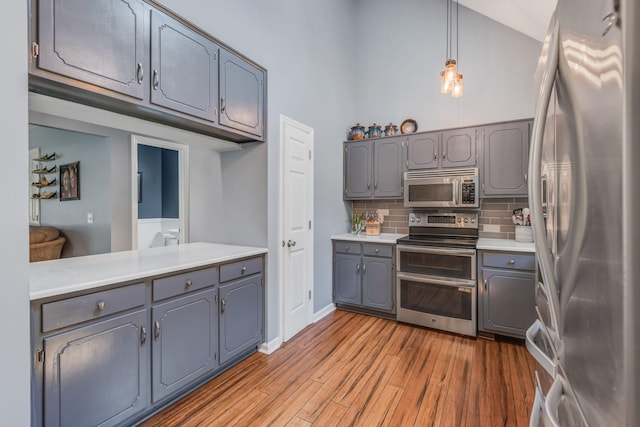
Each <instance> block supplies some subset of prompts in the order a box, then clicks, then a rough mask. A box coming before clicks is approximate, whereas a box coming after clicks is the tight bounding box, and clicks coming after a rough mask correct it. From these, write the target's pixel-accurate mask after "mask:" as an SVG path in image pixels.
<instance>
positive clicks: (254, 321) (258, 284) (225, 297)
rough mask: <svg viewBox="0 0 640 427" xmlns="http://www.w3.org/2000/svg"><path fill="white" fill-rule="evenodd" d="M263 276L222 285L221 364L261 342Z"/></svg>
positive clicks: (258, 275) (259, 275)
mask: <svg viewBox="0 0 640 427" xmlns="http://www.w3.org/2000/svg"><path fill="white" fill-rule="evenodd" d="M263 299H264V290H263V286H262V274H257V275H254V276H251V277H247V278H244V279H240V280H234V281H232V282H229V283H227V284H223V285H221V286H220V363H221V364H223V363H226V362H227V361H229V360H231V359H233V358H234V357H235V356H238V355H240V354H242V353H244V352H246V351H247V350H249V349H251V348H253V349H255V348H256V346H257V345H258V344H260V343H261V342H262V332H263V331H262V329H263V311H262V310H263V308H262V307H263Z"/></svg>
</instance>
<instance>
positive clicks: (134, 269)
mask: <svg viewBox="0 0 640 427" xmlns="http://www.w3.org/2000/svg"><path fill="white" fill-rule="evenodd" d="M265 253H267V249H266V248H260V247H253V246H237V245H226V244H218V243H188V244H183V245H174V246H163V247H159V248H148V249H139V250H132V251H122V252H113V253H108V254H99V255H89V256H83V257H75V258H63V259H57V260H51V261H41V262H35V263H31V264H30V266H29V286H30V296H31V300H32V301H34V300H38V299H41V298H48V297H53V296H59V295H64V294H68V293H72V292H78V291H87V290H91V289H97V288H100V287H103V286H108V285H113V284H117V283H122V282H127V281H132V280H138V279H143V278H146V277H150V276H157V275H161V274H167V273H172V272H175V271H179V270H185V269H190V268H197V267H202V266H206V265H212V264H217V263H221V262H225V261H231V260H236V259H240V258H245V257H250V256H255V255H261V254H265Z"/></svg>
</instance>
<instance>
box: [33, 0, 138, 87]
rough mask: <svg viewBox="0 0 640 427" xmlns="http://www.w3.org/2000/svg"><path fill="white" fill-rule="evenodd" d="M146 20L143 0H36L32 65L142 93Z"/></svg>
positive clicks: (93, 83) (102, 85)
mask: <svg viewBox="0 0 640 427" xmlns="http://www.w3.org/2000/svg"><path fill="white" fill-rule="evenodd" d="M147 20H148V18H147V17H146V8H145V3H144V2H142V0H117V1H100V2H94V1H84V0H39V1H38V42H39V49H38V50H39V52H38V56H37V66H38V67H39V68H41V69H43V70H47V71H51V72H53V73H56V74H58V75H63V76H67V77H70V78H72V79H75V80H78V81H81V82H84V83H89V84H92V85H95V86H98V87H101V88H105V89H108V90H112V91H114V92H118V93H121V94H124V95H128V96H131V97H133V98H137V99H143V97H144V94H145V89H144V86H143V85H142V82H143V78H144V73H145V71H146V68H147V58H148V55H149V53H148V50H147V47H146V46H147V43H146V37H147V35H146V31H147V29H148V22H147Z"/></svg>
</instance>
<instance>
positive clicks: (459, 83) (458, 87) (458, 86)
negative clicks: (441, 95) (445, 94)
mask: <svg viewBox="0 0 640 427" xmlns="http://www.w3.org/2000/svg"><path fill="white" fill-rule="evenodd" d="M463 94H464V83H463V80H462V74H458V75H456V79H455V82H454V83H453V87H452V88H451V96H453V97H454V98H458V97H460V96H462V95H463Z"/></svg>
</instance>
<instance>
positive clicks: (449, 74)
mask: <svg viewBox="0 0 640 427" xmlns="http://www.w3.org/2000/svg"><path fill="white" fill-rule="evenodd" d="M457 74H458V69H457V66H456V60H455V59H449V60H447V62H446V64H445V66H444V78H445V80H446V81H447V82H448V83H449V84H450V85H451V86H453V83H454V82H455V80H456V75H457Z"/></svg>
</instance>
